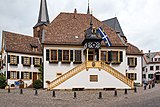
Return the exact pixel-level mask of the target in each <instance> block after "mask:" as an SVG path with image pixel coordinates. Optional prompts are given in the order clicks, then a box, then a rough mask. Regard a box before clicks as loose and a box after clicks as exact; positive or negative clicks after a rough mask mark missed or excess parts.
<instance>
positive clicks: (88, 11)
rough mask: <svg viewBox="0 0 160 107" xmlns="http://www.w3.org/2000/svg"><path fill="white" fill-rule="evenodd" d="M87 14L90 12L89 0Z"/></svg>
mask: <svg viewBox="0 0 160 107" xmlns="http://www.w3.org/2000/svg"><path fill="white" fill-rule="evenodd" d="M87 14H90V8H89V0H88V9H87Z"/></svg>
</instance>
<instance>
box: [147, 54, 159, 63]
mask: <svg viewBox="0 0 160 107" xmlns="http://www.w3.org/2000/svg"><path fill="white" fill-rule="evenodd" d="M156 55H160V52H150V53H145V54H144V58H145V59H146V62H147V63H149V62H150V63H151V62H153V60H152V59H153V58H154V57H155V56H156ZM155 63H158V62H155Z"/></svg>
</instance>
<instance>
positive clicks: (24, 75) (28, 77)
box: [21, 72, 30, 79]
mask: <svg viewBox="0 0 160 107" xmlns="http://www.w3.org/2000/svg"><path fill="white" fill-rule="evenodd" d="M21 75H22V76H21V78H22V79H30V75H29V72H22V73H21Z"/></svg>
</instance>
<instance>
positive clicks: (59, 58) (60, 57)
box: [58, 50, 62, 61]
mask: <svg viewBox="0 0 160 107" xmlns="http://www.w3.org/2000/svg"><path fill="white" fill-rule="evenodd" d="M58 61H62V50H58Z"/></svg>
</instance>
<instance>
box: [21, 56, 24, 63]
mask: <svg viewBox="0 0 160 107" xmlns="http://www.w3.org/2000/svg"><path fill="white" fill-rule="evenodd" d="M23 60H24V59H23V56H22V57H21V63H22V64H24V63H23V62H24V61H23Z"/></svg>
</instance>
